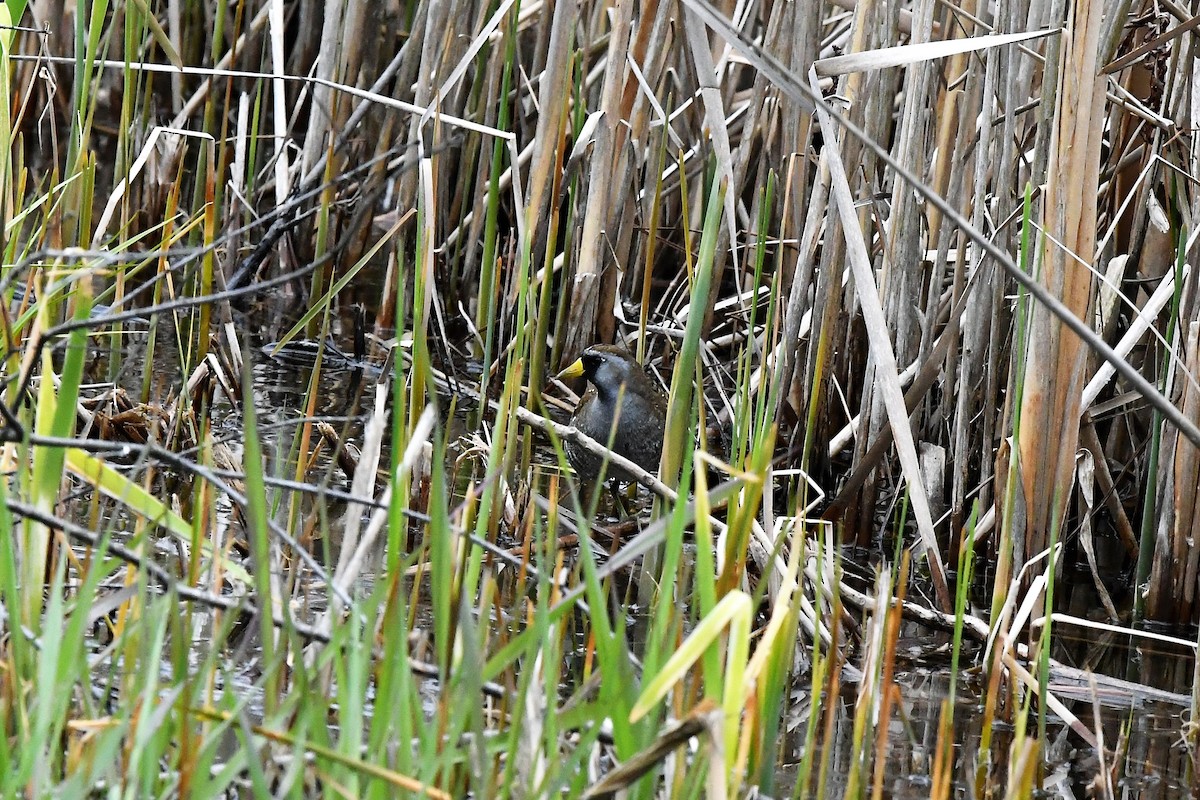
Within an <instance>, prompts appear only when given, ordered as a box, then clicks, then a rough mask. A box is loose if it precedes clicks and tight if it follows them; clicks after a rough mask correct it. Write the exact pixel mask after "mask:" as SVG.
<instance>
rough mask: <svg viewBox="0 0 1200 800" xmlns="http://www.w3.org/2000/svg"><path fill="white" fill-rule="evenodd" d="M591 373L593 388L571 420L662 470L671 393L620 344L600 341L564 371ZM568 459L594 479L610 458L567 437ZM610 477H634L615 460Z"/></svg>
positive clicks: (622, 451) (582, 474)
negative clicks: (668, 404)
mask: <svg viewBox="0 0 1200 800" xmlns="http://www.w3.org/2000/svg"><path fill="white" fill-rule="evenodd" d="M580 376H582V377H584V378H586V379H587V382H588V384H589V385H588V388H587V391H586V392H584V395H583V397H582V398H581V399H580V401H579V405H578V406H577V407H576V408H575V414H574V416H573V417H571V424H572V425H573V426H574V427H575V428H576V429H577V430H579V431H580V432H581V433H584V434H586V435H587V436H590V437H591V438H593V439H595V440H596V441H597V442H599V443H600V444H602V445H610V442H611V445H610V446H611V448H612V451H613V452H614V453H618V454H620V455H622V456H624V457H625V458H628V459H629V460H630V461H632V462H633V463H635V464H637V465H638V466H639V467H641V468H642V469H644V470H646V471H647V472H649V473H651V474H654V473H656V472H657V471H658V462H659V459H660V458H661V457H662V447H663V436H664V434H665V431H666V420H667V398H666V396H665V395H664V394H663V393H662V391H661V390H660V389H659V388H658V385H657V384H656V383H655V382H654V381H653V380H652V379H651V377H650V376H649V375H648V374H647V373H646V371H645V370H644V369H642V367H641V365H640V364H638V362H637V361H636V360H635V359H634V358H633V356H631V355H630V354H629V353H627V352H626V351H625V350H622V349H621V348H619V347H613V346H611V345H605V344H594V345H592V346H591V347H589V348H587V349H586V350H584V351H583V355H581V356H580V357H579V359H578V360H576V361H575V363H573V364H571V366H569V367H567V368H566V369H564V370H563V371H562V372H560V373H559V375H558V377H559V378H560V379H562V378H578V377H580ZM565 448H566V452H567V460H568V461H570V462H571V466H572V467H574V469H575V471H576V472H577V473H579V476H580V477H582V478H583V479H585V480H588V481H594V480H595V479H596V478H597V476H599V474H600V467H601V464H603V462H604V459H603V458H602V457H601V456H599V455H597V454H596V453H593V452H592V451H591V450H588V449H587V448H585V447H584V446H583V445H581V444H579V443H577V442H574V441H570V440H568V441H567V442H565ZM606 472H607V474H608V476H609V477H613V478H617V479H618V480H624V481H632V480H633V476H632V475H630V474H629V473H628V472H626V471H625V470H624V469H621V468H620V467H618V466H616V465H615V464H609V466H608V469H607V471H606Z"/></svg>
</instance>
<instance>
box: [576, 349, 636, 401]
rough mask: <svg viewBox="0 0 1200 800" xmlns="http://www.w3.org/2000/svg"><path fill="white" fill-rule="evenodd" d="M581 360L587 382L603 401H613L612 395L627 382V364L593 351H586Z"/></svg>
mask: <svg viewBox="0 0 1200 800" xmlns="http://www.w3.org/2000/svg"><path fill="white" fill-rule="evenodd" d="M583 358H584V366H585V367H586V372H587V377H588V380H589V381H591V383H592V385H593V386H595V387H596V392H597V393H598V394H599V395H601V396H602V397H604V399H605V400H612V399H614V398H615V394H614V393H615V392H616V391H619V390H620V387H621V385H622V384H624V383H625V382H626V381H628V380H629V364H628V362H626V361H624V360H622V359H619V358H616V357H615V356H612V355H609V354H608V353H600V352H597V351H595V350H588V351H587V352H586V353H584V356H583Z"/></svg>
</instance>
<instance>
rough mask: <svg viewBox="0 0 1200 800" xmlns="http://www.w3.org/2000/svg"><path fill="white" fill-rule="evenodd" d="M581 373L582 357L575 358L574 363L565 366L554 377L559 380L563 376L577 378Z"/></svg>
mask: <svg viewBox="0 0 1200 800" xmlns="http://www.w3.org/2000/svg"><path fill="white" fill-rule="evenodd" d="M582 374H583V359H582V358H578V359H576V360H575V363H574V364H572V365H571V366H569V367H567V368H566V369H564V370H563V371H562V372H560V373H558V375H556V376H555V377H556V378H557V379H558V380H560V381H561V380H563V379H564V378H578V377H579V376H580V375H582Z"/></svg>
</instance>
